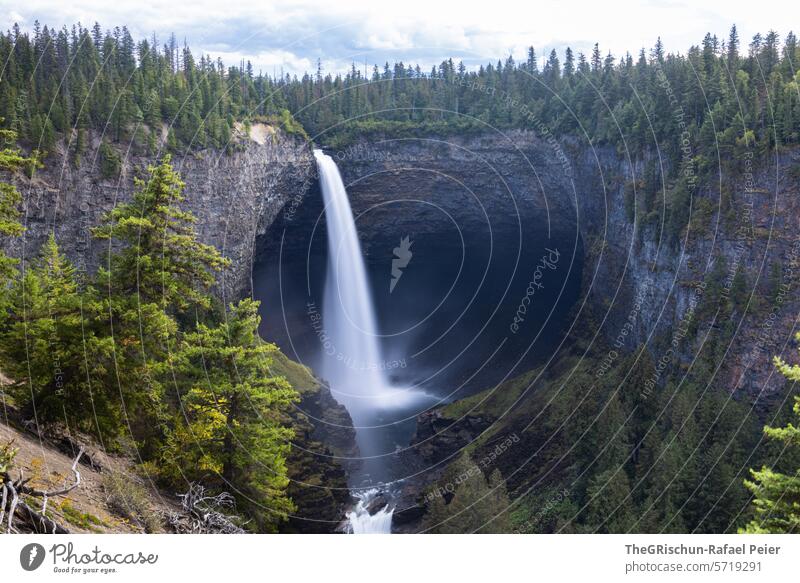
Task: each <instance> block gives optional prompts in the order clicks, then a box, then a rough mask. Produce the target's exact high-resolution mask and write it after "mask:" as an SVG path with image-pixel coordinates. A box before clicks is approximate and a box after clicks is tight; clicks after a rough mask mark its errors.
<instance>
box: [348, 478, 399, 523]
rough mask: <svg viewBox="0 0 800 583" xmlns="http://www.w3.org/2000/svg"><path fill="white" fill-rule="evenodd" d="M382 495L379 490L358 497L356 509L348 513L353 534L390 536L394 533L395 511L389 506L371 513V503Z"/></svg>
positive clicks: (368, 491)
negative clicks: (393, 519)
mask: <svg viewBox="0 0 800 583" xmlns="http://www.w3.org/2000/svg"><path fill="white" fill-rule="evenodd" d="M379 494H380V491H379V490H377V489H374V490H367V491H366V492H364V493H363V494H359V495H358V503H357V504H356V507H355V508H354V509H353V510H351V511H350V512H348V513H347V522H348V524H349V525H350V531H351V532H352V534H389V533H391V532H392V513H393V512H394V509H393V508H391V507H390V506H389V505H388V504H387V505H386V506H384V507H383V508H381V509H380V510H378V511H376V512H375V513H374V514H372V515H370V513H369V509H368V506H369V503H370V502H371V501H372V500H373V499H374V498H375V497H376V496H378V495H379Z"/></svg>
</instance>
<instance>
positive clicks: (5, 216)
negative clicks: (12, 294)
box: [0, 118, 28, 300]
mask: <svg viewBox="0 0 800 583" xmlns="http://www.w3.org/2000/svg"><path fill="white" fill-rule="evenodd" d="M2 122H3V119H2V118H0V123H2ZM16 138H17V134H16V132H14V131H11V130H0V146H2V147H3V148H2V149H0V170H5V171H10V172H15V171H17V170H19V169H20V168H23V167H25V165H26V164H27V163H28V159H27V158H25V157H24V156H23V155H22V153H21V152H20V151H19V150H18V149H17V148H14V147H7V146H8V145H13V143H14V142H15V141H16ZM21 202H22V197H21V196H20V194H19V191H17V189H16V187H15V186H14V185H12V184H7V183H5V182H0V235H2V236H3V237H19V236H20V235H21V234H22V231H23V228H22V225H21V224H20V222H19V217H20V212H19V205H20V203H21ZM16 264H17V261H16V260H15V259H12V258H11V257H8V256H7V255H6V254H5V252H3V251H2V250H0V300H1V299H2V294H3V292H4V291H5V290H4V288H5V286H6V281H7V279H8V278H9V277H10V276H11V275H12V274H13V273H14V266H15V265H16Z"/></svg>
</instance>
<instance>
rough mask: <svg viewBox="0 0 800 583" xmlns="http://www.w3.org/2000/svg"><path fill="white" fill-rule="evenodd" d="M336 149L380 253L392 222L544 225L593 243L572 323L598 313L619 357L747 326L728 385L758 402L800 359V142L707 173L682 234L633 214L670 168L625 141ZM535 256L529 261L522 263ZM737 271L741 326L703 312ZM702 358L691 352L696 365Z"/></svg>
mask: <svg viewBox="0 0 800 583" xmlns="http://www.w3.org/2000/svg"><path fill="white" fill-rule="evenodd" d="M331 153H332V155H334V157H335V158H336V159H337V162H338V163H339V165H340V167H341V170H342V174H343V176H344V179H345V184H346V185H347V188H348V193H349V195H350V198H351V201H352V205H353V210H354V213H355V214H356V215H361V214H363V217H362V218H361V220H360V222H359V229H360V230H363V233H362V235H363V238H364V242H365V252H366V254H367V255H368V256H369V255H370V253H373V252H380V251H381V249H375V246H374V245H370V241H381V235H380V232H381V230H383V229H386V228H387V225H389V226H391V227H392V228H393V229H394V230H396V231H400V232H411V233H416V234H417V236H418V237H419V236H422V235H424V234H425V233H430V234H431V236H433V237H436V236H437V235H438V234H439V232H440V231H441V230H442V229H444V228H445V227H446V224H447V222H448V221H450V220H453V219H454V220H455V221H456V222H458V223H459V225H460V226H461V227H462V228H463V231H464V232H465V233H469V234H470V235H472V233H473V232H474V231H475V230H476V229H477V228H478V226H479V225H482V224H483V225H485V224H486V223H489V224H490V225H491V228H492V229H493V232H494V233H495V234H497V233H503V232H511V233H514V234H515V233H516V232H517V231H518V230H519V231H522V232H525V231H540V232H546V233H547V236H548V237H549V238H550V239H551V240H553V241H554V242H556V243H558V242H560V243H561V244H562V245H564V244H569V243H571V242H573V241H575V240H580V241H582V243H583V248H582V249H581V248H576V251H575V254H576V259H575V261H572V262H567V261H565V262H564V263H563V264H559V269H574V268H575V266H576V265H577V264H578V263H579V262H580V261H583V262H584V265H583V273H582V278H583V283H582V288H583V290H582V292H583V295H584V298H585V301H584V302H580V303H579V305H578V306H577V309H576V310H575V313H574V314H573V317H572V322H570V323H568V325H569V324H571V325H576V324H577V323H579V322H582V321H583V320H582V318H584V317H585V316H587V315H591V317H592V318H593V322H594V323H595V324H593V325H596V326H597V327H598V330H592V331H591V333H592V334H594V333H595V332H597V333H598V334H599V337H600V338H603V339H604V340H605V341H607V342H609V343H610V344H612V345H613V346H614V348H615V350H616V351H617V352H618V353H624V352H626V351H630V350H633V349H635V348H636V347H637V346H638V345H640V344H642V343H647V344H648V345H650V346H651V348H652V351H653V355H654V356H655V357H656V360H658V358H659V357H660V356H661V354H660V352H663V349H662V348H659V347H657V346H655V344H657V341H659V340H661V341H662V342H663V341H664V340H665V338H666V342H667V343H668V342H669V340H670V338H669V337H670V335H671V334H673V333H674V332H675V331H677V330H679V329H680V328H681V327H684V326H689V325H691V326H692V327H693V328H695V329H693V332H694V333H695V334H696V335H697V337H698V343H699V342H700V340H699V339H700V338H702V336H703V333H702V332H703V330H704V328H705V329H707V328H708V327H709V326H715V327H720V326H725V325H733V326H734V331H735V334H733V340H732V343H731V346H730V347H729V350H728V354H727V355H726V358H725V362H724V367H723V370H722V371H721V376H720V377H719V378H718V380H719V382H720V385H722V386H725V387H728V388H729V390H730V391H735V392H737V393H740V394H746V395H748V396H749V397H750V398H754V397H756V396H758V395H761V396H762V397H763V396H765V395H770V394H772V393H774V392H775V391H777V390H778V389H779V388H780V387H781V386H782V383H783V381H782V379H781V377H780V375H776V374H774V368H773V366H772V357H773V356H775V355H781V356H783V357H785V358H788V359H792V358H793V357H794V354H792V351H790V350H786V349H787V347H788V346H789V344H791V342H792V330H793V326H794V323H793V322H794V316H795V315H796V314H797V313H798V311H800V296H798V294H797V293H796V291H797V290H796V286H797V283H798V276H799V275H800V274H798V273H797V272H796V265H797V263H798V259H800V235H798V227H799V226H800V225H799V224H798V221H799V219H798V217H800V199H799V198H798V196H797V194H798V192H800V180H798V172H797V168H800V150H798V149H796V148H795V149H787V150H781V151H779V152H777V153H775V154H774V155H773V156H766V157H763V158H760V159H753V158H750V159H749V160H745V161H742V163H741V164H739V165H738V167H737V166H735V167H734V170H733V171H731V169H730V168H729V169H727V170H725V171H724V172H723V177H722V179H720V178H719V177H716V178H714V179H711V180H707V181H705V182H704V183H703V182H701V183H700V185H699V186H698V188H697V190H696V192H695V193H694V195H693V196H692V197H691V199H690V200H689V201H688V204H689V205H691V209H689V210H688V212H689V214H690V221H689V225H688V227H687V228H686V229H684V230H683V231H682V233H681V235H680V237H679V240H678V241H676V242H670V241H669V240H668V238H667V237H666V235H664V236H661V235H660V234H659V232H658V229H656V228H655V227H654V226H653V225H652V224H650V223H647V222H644V221H640V220H638V219H637V223H636V224H635V223H634V221H633V219H632V210H635V208H636V204H639V205H641V204H642V201H641V199H643V198H644V194H643V193H642V190H643V188H642V181H643V175H644V173H645V167H646V165H647V164H648V163H651V162H652V163H654V164H656V165H661V164H662V162H661V161H660V160H659V159H658V158H657V156H655V155H652V156H648V157H646V158H645V159H630V158H628V156H626V155H623V154H621V153H619V152H617V151H616V150H615V149H614V148H612V147H608V146H604V147H597V148H595V147H592V146H587V145H585V144H581V143H577V142H574V141H569V142H556V141H554V140H543V139H542V138H540V137H539V136H537V135H536V134H535V133H534V132H528V131H508V132H499V131H498V132H495V133H486V134H483V135H477V136H466V137H454V136H447V137H445V138H439V137H437V136H430V137H426V138H407V139H383V140H375V141H371V142H360V143H355V144H353V145H351V146H349V147H347V148H345V149H343V150H339V151H334V152H331ZM664 164H665V163H664ZM665 188H666V189H667V190H668V189H669V188H670V185H669V184H668V183H665ZM665 194H666V193H664V192H662V193H659V194H658V196H659V197H661V198H663V197H664V196H665ZM405 199H414V200H418V201H422V202H424V203H426V204H425V206H424V207H423V206H422V205H418V206H417V208H415V210H414V212H397V211H395V212H392V210H391V209H392V205H391V204H390V203H392V202H393V201H394V202H396V201H401V200H405ZM660 204H661V202H659V205H660ZM626 206H627V208H626ZM382 208H388V209H389V210H388V211H383V212H382V210H381V209H382ZM448 217H452V218H448ZM640 219H641V217H640ZM438 244H439V246H442V245H446V242H445V241H439V242H438ZM489 244H490V242H489V239H488V238H487V240H486V245H487V246H488V245H489ZM573 247H575V245H574V244H573ZM581 252H583V257H578V256H579V255H580V253H581ZM535 259H537V258H535V257H534V258H530V257H528V258H525V260H526V261H527V264H526V263H524V262H523V263H521V264H520V266H521V268H522V269H525V268H527V266H529V265H530V263H531V262H532V261H534V260H535ZM715 270H718V272H717V273H715ZM737 272H739V273H740V275H742V276H743V277H744V281H745V287H746V292H747V302H746V305H745V306H744V307H742V309H739V310H737V311H736V312H735V313H734V314H733V321H732V322H730V323H729V322H721V321H718V320H715V319H714V318H713V316H712V317H707V315H706V314H703V315H702V317H701V315H700V313H699V312H700V310H699V308H698V304H700V303H701V302H702V300H703V299H704V298H703V295H704V292H703V289H704V288H703V284H704V282H705V284H709V283H710V280H711V279H712V278H713V277H717V278H719V277H720V276H721V278H722V279H721V281H717V282H714V283H718V284H720V288H719V289H717V290H716V293H721V294H722V295H729V294H731V293H732V288H733V287H734V283H733V280H734V279H735V277H736V275H737ZM527 284H528V281H527V280H525V281H524V282H523V285H527ZM524 292H525V290H524V288H523V289H511V290H510V291H509V293H510V294H511V295H512V296H518V295H519V296H520V297H521V296H523V295H524ZM763 298H771V299H772V303H771V304H770V302H768V301H765V300H764V299H763ZM767 304H769V305H767ZM697 346H698V345H697V344H695V345H693V346H692V347H691V348H693V349H696V348H697ZM691 354H692V350H691V349H690V350H687V351H684V352H683V354H680V355H679V356H682V357H684V358H685V359H686V360H687V361H688V360H690V359H691Z"/></svg>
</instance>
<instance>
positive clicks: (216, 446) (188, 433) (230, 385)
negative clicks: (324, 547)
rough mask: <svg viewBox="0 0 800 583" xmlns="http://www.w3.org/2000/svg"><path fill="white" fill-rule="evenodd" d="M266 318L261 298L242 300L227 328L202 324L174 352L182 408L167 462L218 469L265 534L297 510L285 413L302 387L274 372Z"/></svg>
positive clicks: (222, 482)
mask: <svg viewBox="0 0 800 583" xmlns="http://www.w3.org/2000/svg"><path fill="white" fill-rule="evenodd" d="M259 322H260V317H259V316H258V302H255V301H253V300H250V299H246V300H242V301H241V302H239V303H238V304H236V305H231V306H230V312H229V313H228V314H227V316H226V321H225V322H223V323H222V324H220V325H219V326H216V327H213V328H211V327H208V326H206V325H204V324H198V326H197V331H196V332H192V333H189V334H187V335H186V336H185V338H184V339H183V341H182V342H181V344H180V347H179V349H178V351H177V352H176V353H175V354H173V355H171V356H170V359H169V360H168V361H167V363H166V364H167V365H168V368H169V371H168V372H169V374H170V375H174V378H176V379H177V380H176V383H177V386H178V390H179V394H178V396H179V398H180V402H179V405H180V411H181V413H180V415H179V416H178V419H177V420H176V424H175V429H174V430H173V431H172V432H171V433H170V436H169V439H168V440H167V446H166V448H165V450H164V456H165V459H164V462H163V463H164V465H165V466H167V467H170V466H171V467H173V468H175V469H177V470H178V472H179V473H178V474H177V475H183V476H187V475H188V476H192V477H195V478H200V477H203V476H208V475H210V476H211V477H212V479H213V480H214V481H216V482H217V483H218V485H219V487H220V488H222V489H226V490H231V491H233V493H234V494H235V496H236V498H237V500H238V503H239V509H240V510H245V511H246V514H247V515H248V516H252V517H255V518H256V520H257V526H258V530H259V531H261V532H263V531H265V530H272V529H273V528H274V527H275V525H277V523H278V522H279V521H280V520H282V519H283V518H285V517H286V516H287V513H288V512H290V511H291V510H292V509H293V506H292V504H291V502H290V501H289V499H288V498H287V497H286V492H285V491H286V486H287V485H288V478H287V477H286V455H287V453H288V450H289V440H290V439H291V438H292V436H293V434H292V431H291V429H289V428H287V427H285V426H284V422H285V416H284V412H285V411H286V408H287V407H288V405H289V404H291V403H292V402H293V401H294V400H296V399H297V393H296V392H295V391H294V390H293V389H292V388H291V386H290V385H289V383H288V382H287V381H286V379H284V378H282V377H276V376H274V375H273V374H271V373H270V364H271V359H272V354H274V353H275V351H276V350H277V348H276V347H275V345H273V344H267V343H265V342H263V341H262V340H261V339H260V338H259V336H258V325H259ZM166 372H167V371H165V373H166Z"/></svg>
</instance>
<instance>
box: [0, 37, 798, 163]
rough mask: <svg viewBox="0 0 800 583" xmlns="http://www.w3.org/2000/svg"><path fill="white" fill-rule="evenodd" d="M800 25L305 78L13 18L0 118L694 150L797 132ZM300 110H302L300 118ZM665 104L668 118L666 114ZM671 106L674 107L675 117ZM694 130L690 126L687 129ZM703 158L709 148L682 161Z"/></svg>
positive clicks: (198, 133)
mask: <svg viewBox="0 0 800 583" xmlns="http://www.w3.org/2000/svg"><path fill="white" fill-rule="evenodd" d="M799 57H800V47H798V43H797V37H796V36H795V35H794V33H792V32H789V33H788V34H786V36H785V38H783V39H782V40H781V38H780V37H779V35H778V33H776V32H775V31H769V32H768V33H766V34H764V35H761V34H757V35H755V36H754V37H753V38H752V39H751V41H750V42H749V44H747V45H746V46H745V43H744V42H743V41H741V40H740V39H739V35H738V33H737V30H736V27H735V26H734V27H733V28H732V29H731V30H730V32H729V35H728V37H727V38H726V39H719V38H718V37H717V36H713V35H711V34H707V35H706V36H705V38H703V40H702V42H701V43H700V44H699V45H697V46H692V47H691V48H689V50H688V51H687V53H686V54H685V55H683V54H675V53H667V52H666V51H665V49H664V47H663V45H662V43H661V40H660V39H659V40H658V41H657V42H656V44H655V46H654V47H653V48H652V49H651V50H650V51H649V52H645V50H644V49H642V50H641V51H640V52H639V54H638V56H636V57H634V56H632V55H631V54H626V55H624V56H622V57H619V58H618V57H615V56H614V55H612V54H610V53H607V54H605V55H604V54H603V52H602V51H601V48H600V47H599V46H598V45H595V46H594V48H593V49H592V51H591V54H590V55H584V54H583V53H577V54H576V53H575V52H573V51H572V49H570V48H567V49H566V50H565V51H564V54H563V55H559V54H558V53H557V52H556V51H555V50H553V51H551V52H550V54H549V55H548V56H547V58H546V59H545V60H544V65H543V66H540V60H539V58H538V56H537V55H536V53H535V51H534V49H533V48H532V47H531V48H530V49H529V51H528V56H527V59H526V60H525V61H524V62H519V63H518V62H516V61H515V60H514V59H513V57H511V56H509V57H508V58H507V59H505V61H498V62H497V63H496V64H491V63H489V64H487V65H485V66H481V67H480V68H479V69H477V70H468V69H467V68H466V67H465V66H464V64H463V63H455V62H454V61H453V60H452V59H450V60H446V61H443V62H442V63H441V64H440V65H438V66H435V67H432V68H431V69H430V70H429V71H425V70H422V69H421V67H420V66H418V65H417V66H412V65H410V64H404V63H402V62H400V63H395V64H394V65H390V64H389V63H388V62H387V63H386V64H384V65H383V67H382V68H381V67H378V66H377V65H375V66H373V67H372V71H371V73H367V72H366V71H364V72H362V70H361V68H360V67H357V66H356V65H355V64H353V66H352V68H351V70H350V71H348V72H347V73H345V74H323V71H322V69H321V66H320V67H318V70H317V71H316V72H315V73H307V74H305V75H303V76H302V77H299V78H298V77H297V76H294V77H291V76H289V75H288V74H287V75H285V76H283V77H270V76H267V75H263V74H261V73H259V74H256V73H255V72H254V70H253V66H252V65H251V64H250V63H249V62H242V63H239V64H238V65H232V66H226V65H224V64H223V62H222V61H221V60H219V59H216V60H214V59H213V58H212V57H209V56H206V55H202V56H200V58H199V59H197V58H196V57H195V56H194V55H193V54H192V51H191V50H190V48H189V47H188V46H186V45H184V46H183V47H179V46H178V44H177V42H176V39H175V37H174V35H173V36H172V37H170V38H169V40H168V41H167V42H166V43H163V45H162V44H161V43H160V42H159V40H158V39H157V38H156V37H155V36H154V37H153V38H151V39H141V40H139V41H136V40H134V39H133V37H132V36H131V34H130V33H129V31H128V30H127V29H126V28H125V27H122V28H115V29H114V30H113V31H107V32H103V30H102V28H101V27H100V25H98V24H95V25H94V26H93V27H92V28H91V29H86V28H83V27H82V26H80V25H75V26H72V27H71V28H67V27H63V28H61V29H60V30H57V29H55V28H48V27H47V26H44V27H41V26H40V25H39V24H38V23H36V25H35V26H34V30H33V32H32V34H28V33H24V32H21V31H20V29H19V27H18V26H16V25H15V26H14V28H13V29H12V30H11V31H8V32H7V33H6V34H5V35H3V36H2V38H0V61H1V62H2V63H3V64H4V65H3V71H2V78H3V81H4V82H3V83H2V85H0V116H2V117H4V118H5V126H6V127H7V128H8V129H12V130H15V131H17V132H18V134H19V135H20V136H21V137H22V138H23V139H24V140H26V141H27V142H28V143H29V144H31V145H32V146H34V147H37V148H39V149H41V150H44V151H47V150H49V149H51V148H52V147H53V145H54V143H55V140H56V135H57V134H58V133H64V132H68V133H69V134H70V137H71V138H72V132H70V131H69V130H71V129H72V130H75V131H76V132H77V135H76V136H75V137H74V139H71V142H72V143H71V147H72V148H73V149H74V150H75V154H76V156H79V155H80V153H81V151H82V148H84V147H85V143H84V141H85V135H84V132H85V131H86V130H87V129H89V128H93V129H95V130H98V131H101V132H103V134H104V135H105V136H106V138H107V139H109V140H114V141H119V140H127V139H134V140H135V141H136V143H137V144H138V145H140V146H141V147H148V146H149V147H150V148H151V149H152V148H154V147H155V143H156V139H157V137H158V136H159V135H160V132H161V125H162V124H166V125H167V127H169V145H170V147H172V148H179V147H187V146H188V147H193V148H203V147H208V146H213V147H224V146H226V145H227V144H228V141H229V139H230V134H231V130H232V128H233V125H234V123H235V122H237V121H245V120H248V119H257V118H263V117H270V118H272V119H274V120H276V121H277V122H278V123H282V124H283V125H285V126H286V127H287V128H288V129H290V130H291V131H297V132H302V128H300V127H298V126H297V125H296V124H294V123H293V121H292V118H291V116H292V115H293V116H294V117H295V118H296V119H297V120H298V121H300V122H301V123H302V126H303V128H305V130H306V131H308V133H309V134H310V135H311V136H316V137H317V138H318V139H320V140H322V141H326V140H331V139H334V138H333V137H332V135H331V134H337V135H341V134H345V135H346V136H354V135H356V134H358V135H362V134H363V133H364V132H365V131H369V130H380V131H383V132H402V131H408V130H409V128H415V127H419V126H420V125H422V126H429V127H430V128H431V129H439V130H440V131H465V130H467V129H469V128H474V129H486V125H487V124H488V125H490V126H494V127H501V128H507V127H521V128H530V129H534V130H541V129H542V128H547V131H549V132H551V133H553V134H556V135H570V134H574V135H578V136H581V137H583V136H586V137H588V138H589V139H591V140H592V141H593V142H595V143H603V142H610V143H614V144H616V143H619V142H620V141H621V138H625V140H626V142H627V146H628V147H629V148H630V149H631V150H633V151H634V152H636V151H639V150H641V149H643V148H645V147H647V145H648V144H651V143H652V142H653V139H654V138H655V140H656V141H657V142H658V144H659V145H660V147H661V149H662V151H665V152H666V153H667V154H668V155H669V156H670V157H671V158H672V160H673V161H680V160H681V159H682V154H681V144H682V143H683V142H684V138H686V137H687V136H690V137H691V140H692V142H693V143H694V144H696V147H695V150H696V152H694V153H693V155H692V156H690V157H689V158H694V157H702V156H704V155H707V154H708V152H709V151H711V150H712V149H714V148H716V146H717V144H718V146H719V148H721V149H726V150H735V149H737V148H739V149H742V148H744V147H747V148H757V149H761V150H763V149H764V148H767V147H770V146H774V145H784V144H791V143H796V142H797V141H798V140H800V88H799V87H798V83H799V82H800V78H798V71H797V63H798V58H799ZM289 112H291V115H290V114H289ZM657 112H659V114H658V115H656V113H657ZM663 112H672V113H673V115H663ZM687 132H688V133H687ZM686 162H698V163H702V160H686Z"/></svg>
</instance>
